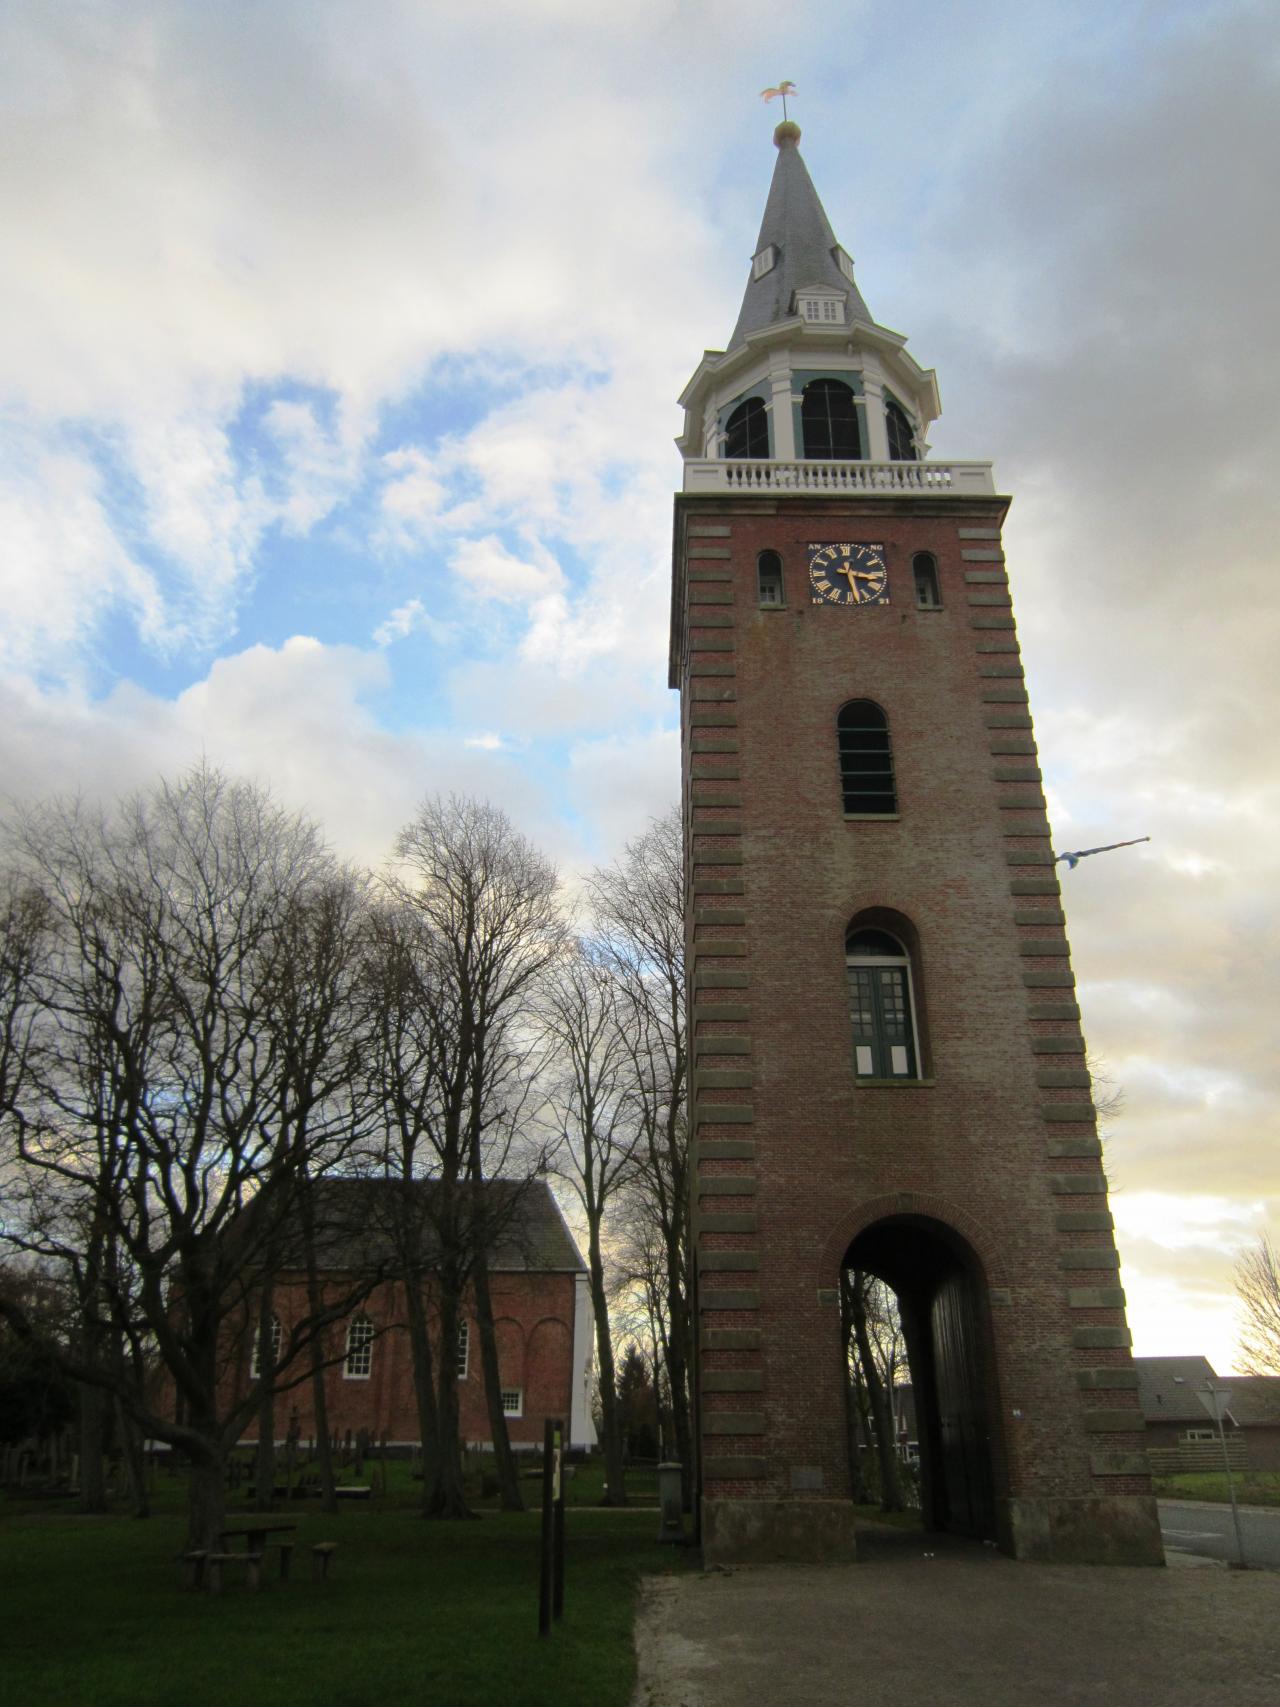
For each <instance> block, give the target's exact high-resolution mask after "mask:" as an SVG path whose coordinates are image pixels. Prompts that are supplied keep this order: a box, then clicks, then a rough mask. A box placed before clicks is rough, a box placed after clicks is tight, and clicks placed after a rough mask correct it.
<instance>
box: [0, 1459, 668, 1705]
mask: <svg viewBox="0 0 1280 1707" xmlns="http://www.w3.org/2000/svg"><path fill="white" fill-rule="evenodd" d="M172 1494H173V1495H175V1496H176V1494H177V1490H176V1489H174V1490H172ZM394 1495H395V1490H393V1489H389V1490H388V1497H387V1499H386V1501H383V1500H381V1499H379V1500H378V1501H377V1502H376V1503H375V1502H371V1503H370V1505H369V1506H359V1505H353V1506H349V1507H345V1508H344V1509H343V1510H342V1511H341V1512H340V1513H339V1514H338V1516H337V1517H336V1518H335V1517H332V1516H329V1517H326V1516H325V1515H323V1514H322V1513H320V1512H317V1511H315V1510H314V1509H312V1507H311V1505H310V1504H309V1503H307V1504H303V1503H298V1504H296V1505H294V1506H292V1507H291V1508H290V1509H289V1511H288V1516H289V1517H290V1518H292V1517H294V1516H296V1517H297V1519H298V1532H297V1543H298V1545H297V1547H296V1548H295V1551H294V1568H293V1575H294V1579H295V1580H293V1581H291V1582H288V1583H284V1584H281V1583H279V1582H278V1581H274V1580H270V1581H268V1582H267V1584H266V1586H265V1587H264V1588H263V1590H262V1592H261V1593H260V1594H257V1595H253V1594H250V1593H248V1592H247V1591H246V1589H245V1588H244V1586H243V1584H242V1582H241V1581H240V1580H238V1579H239V1573H238V1572H232V1573H231V1574H230V1577H229V1579H228V1584H227V1586H226V1587H225V1589H224V1591H223V1593H222V1595H221V1596H220V1597H218V1598H214V1597H211V1596H209V1595H207V1594H190V1593H187V1592H184V1590H183V1588H182V1578H181V1568H180V1566H179V1565H178V1564H176V1563H175V1562H174V1560H175V1555H176V1553H177V1552H178V1550H179V1548H180V1546H181V1543H182V1535H183V1523H182V1519H181V1517H180V1516H179V1515H177V1513H176V1512H175V1511H174V1510H173V1506H174V1504H175V1503H176V1498H174V1497H170V1498H165V1497H163V1493H162V1497H161V1499H160V1501H159V1502H158V1503H159V1505H160V1506H161V1508H162V1509H161V1512H160V1514H159V1515H157V1516H155V1517H153V1518H150V1519H148V1520H147V1521H145V1522H135V1521H132V1520H131V1519H129V1518H127V1517H116V1516H108V1517H100V1518H88V1517H78V1516H75V1515H73V1514H71V1513H68V1512H64V1511H57V1512H42V1513H39V1514H35V1513H30V1512H21V1513H19V1514H15V1515H9V1516H5V1517H4V1518H3V1519H2V1520H0V1580H3V1582H4V1584H5V1589H4V1603H5V1604H4V1612H5V1626H6V1643H5V1650H6V1651H5V1663H4V1689H5V1694H6V1696H7V1697H8V1698H9V1699H10V1700H14V1701H21V1702H22V1703H23V1704H24V1707H44V1704H45V1703H49V1704H50V1707H52V1704H54V1703H57V1707H79V1704H80V1703H85V1704H88V1703H92V1704H93V1707H117V1704H118V1707H126V1704H127V1707H152V1704H154V1707H172V1704H174V1703H177V1702H181V1703H182V1704H183V1707H229V1704H231V1703H234V1704H235V1707H257V1704H258V1703H262V1704H263V1707H268V1704H269V1707H348V1704H350V1707H370V1704H372V1707H384V1704H386V1707H390V1704H391V1703H394V1702H399V1701H404V1700H411V1701H433V1702H440V1703H443V1704H446V1707H472V1704H475V1707H481V1704H483V1707H491V1704H494V1703H499V1702H509V1703H512V1704H513V1707H542V1704H543V1703H545V1704H546V1707H553V1704H554V1707H612V1704H616V1707H625V1703H626V1702H627V1700H628V1698H629V1695H630V1691H631V1687H632V1683H633V1677H634V1671H633V1662H632V1650H631V1623H632V1615H633V1610H634V1602H635V1590H636V1583H637V1579H638V1577H639V1576H640V1574H641V1573H643V1572H662V1571H670V1570H674V1569H680V1568H682V1567H683V1565H684V1562H685V1558H686V1555H685V1554H684V1553H683V1551H682V1550H681V1549H678V1548H676V1549H673V1548H670V1547H662V1546H659V1544H658V1543H657V1542H656V1541H655V1539H654V1536H655V1534H656V1532H657V1514H656V1513H655V1512H654V1511H653V1510H652V1509H648V1510H640V1511H622V1512H612V1511H602V1510H592V1509H588V1508H587V1507H586V1506H576V1507H573V1508H572V1509H570V1510H568V1511H567V1512H566V1521H565V1529H566V1537H567V1542H566V1570H565V1579H566V1588H565V1615H564V1619H563V1621H562V1622H561V1623H560V1624H559V1625H558V1626H556V1627H555V1629H554V1631H553V1633H552V1635H551V1636H550V1637H549V1638H547V1639H546V1640H539V1638H538V1634H537V1628H538V1518H537V1516H536V1515H535V1514H533V1513H529V1514H527V1515H524V1516H521V1515H514V1516H507V1515H503V1514H499V1513H496V1512H485V1513H484V1514H483V1515H482V1516H481V1517H480V1518H479V1519H478V1520H476V1521H475V1522H471V1523H459V1524H439V1523H427V1522H424V1521H423V1520H422V1519H421V1518H420V1517H417V1516H416V1515H415V1514H414V1513H413V1512H412V1510H410V1509H408V1508H407V1507H406V1506H405V1505H403V1504H402V1503H401V1502H400V1501H398V1500H396V1499H395V1497H394ZM165 1508H167V1509H165ZM0 1509H2V1508H0ZM230 1509H232V1510H234V1511H235V1512H236V1516H237V1519H238V1518H239V1517H240V1515H241V1513H242V1512H243V1510H244V1506H243V1502H242V1501H236V1502H234V1504H233V1506H232V1507H231V1508H230ZM317 1540H326V1541H328V1540H333V1541H337V1542H338V1543H339V1547H338V1553H337V1558H336V1567H335V1571H334V1575H333V1577H332V1579H331V1580H330V1581H329V1582H326V1583H312V1582H311V1580H310V1556H309V1553H308V1544H309V1543H310V1542H313V1541H317ZM266 1563H267V1567H268V1568H267V1572H266V1574H267V1576H268V1577H270V1576H271V1572H272V1569H274V1557H273V1556H272V1555H268V1558H267V1561H266Z"/></svg>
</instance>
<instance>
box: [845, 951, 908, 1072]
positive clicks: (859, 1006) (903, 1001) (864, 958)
mask: <svg viewBox="0 0 1280 1707" xmlns="http://www.w3.org/2000/svg"><path fill="white" fill-rule="evenodd" d="M845 966H846V968H847V971H848V978H849V1016H850V1019H851V1020H852V1022H853V1070H854V1072H855V1074H856V1075H857V1077H858V1078H860V1079H914V1078H915V1077H916V1076H917V1074H916V1058H917V1050H916V1036H915V1031H916V1027H915V1011H914V1004H913V1002H912V999H911V962H910V959H909V958H908V955H907V951H906V949H905V948H904V947H903V945H902V944H901V943H900V942H899V941H898V939H897V938H896V937H893V936H890V934H889V933H888V931H881V930H866V929H850V931H849V933H848V936H847V937H846V939H845Z"/></svg>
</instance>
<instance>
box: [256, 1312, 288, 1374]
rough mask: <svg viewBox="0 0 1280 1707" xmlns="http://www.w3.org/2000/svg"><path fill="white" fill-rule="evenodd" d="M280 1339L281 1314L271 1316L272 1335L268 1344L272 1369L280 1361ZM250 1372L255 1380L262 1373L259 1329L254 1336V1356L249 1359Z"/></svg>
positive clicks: (260, 1334)
mask: <svg viewBox="0 0 1280 1707" xmlns="http://www.w3.org/2000/svg"><path fill="white" fill-rule="evenodd" d="M280 1339H281V1334H280V1318H279V1316H272V1318H271V1332H270V1336H269V1339H268V1344H269V1346H270V1350H271V1367H272V1369H275V1368H277V1367H278V1365H279V1363H280ZM249 1374H250V1376H251V1377H252V1379H253V1380H255V1381H256V1380H257V1379H258V1377H259V1376H260V1375H261V1374H262V1333H261V1330H259V1331H258V1333H256V1334H255V1335H254V1338H253V1356H252V1358H251V1359H250V1360H249Z"/></svg>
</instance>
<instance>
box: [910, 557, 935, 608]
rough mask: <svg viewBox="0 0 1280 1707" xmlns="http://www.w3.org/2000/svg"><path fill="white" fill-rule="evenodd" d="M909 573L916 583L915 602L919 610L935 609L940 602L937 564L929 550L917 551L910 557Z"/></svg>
mask: <svg viewBox="0 0 1280 1707" xmlns="http://www.w3.org/2000/svg"><path fill="white" fill-rule="evenodd" d="M911 574H912V578H913V579H914V581H915V584H916V604H917V605H918V606H919V608H920V609H921V610H936V609H937V608H938V606H939V605H940V604H941V603H942V595H941V593H940V592H939V591H938V565H937V563H936V562H935V560H934V556H933V553H932V552H931V551H917V552H916V554H915V556H914V557H913V558H912V559H911Z"/></svg>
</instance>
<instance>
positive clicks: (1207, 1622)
mask: <svg viewBox="0 0 1280 1707" xmlns="http://www.w3.org/2000/svg"><path fill="white" fill-rule="evenodd" d="M1199 1510H1200V1508H1199V1507H1197V1508H1195V1512H1196V1513H1198V1512H1199ZM1171 1515H1175V1516H1176V1517H1177V1519H1178V1521H1177V1523H1176V1524H1175V1527H1178V1528H1181V1527H1183V1526H1184V1525H1183V1515H1184V1514H1183V1512H1182V1511H1181V1510H1178V1511H1177V1512H1176V1513H1173V1514H1171ZM1229 1515H1230V1514H1229V1513H1228V1517H1229ZM1197 1526H1198V1524H1196V1525H1193V1524H1192V1523H1190V1522H1187V1523H1186V1524H1185V1527H1187V1528H1192V1527H1197ZM930 1539H933V1538H930ZM864 1542H865V1545H864ZM859 1548H860V1552H861V1559H860V1562H859V1563H858V1564H856V1565H832V1566H828V1567H825V1568H818V1567H814V1566H808V1565H765V1566H759V1567H756V1568H754V1569H739V1570H732V1571H712V1572H707V1573H702V1572H694V1571H689V1572H682V1573H680V1574H678V1575H673V1576H670V1577H651V1578H649V1579H648V1580H647V1581H646V1583H645V1587H644V1594H643V1599H642V1602H641V1611H640V1617H639V1621H638V1624H637V1629H636V1650H637V1654H638V1658H639V1669H640V1676H639V1681H638V1685H637V1689H636V1694H635V1697H634V1703H635V1707H903V1704H904V1703H910V1702H926V1703H932V1704H934V1707H1213V1704H1214V1703H1221V1704H1223V1707H1277V1704H1278V1703H1280V1641H1278V1640H1277V1637H1276V1621H1277V1616H1276V1607H1277V1593H1276V1590H1277V1581H1276V1578H1275V1576H1274V1575H1273V1574H1272V1573H1271V1572H1270V1571H1227V1570H1222V1569H1214V1567H1212V1566H1205V1567H1202V1568H1199V1569H1194V1568H1193V1569H1188V1568H1186V1561H1187V1557H1188V1556H1187V1555H1186V1554H1181V1555H1172V1554H1171V1557H1173V1558H1174V1559H1175V1561H1178V1560H1180V1561H1181V1563H1182V1566H1183V1568H1181V1569H1177V1568H1175V1569H1172V1570H1152V1569H1145V1570H1144V1569H1139V1568H1128V1569H1126V1568H1125V1567H1123V1566H1115V1567H1111V1568H1107V1569H1104V1568H1102V1567H1098V1568H1092V1567H1087V1566H1073V1565H1021V1564H1016V1563H1015V1562H1014V1561H1013V1560H1011V1559H1006V1558H1004V1557H1003V1556H1002V1555H1001V1554H998V1553H996V1552H995V1551H994V1550H992V1549H982V1548H976V1549H975V1548H972V1547H969V1548H967V1549H965V1548H962V1547H959V1546H956V1547H954V1548H952V1547H949V1546H947V1544H946V1541H945V1538H943V1540H942V1541H941V1542H940V1543H939V1542H935V1545H934V1546H931V1547H924V1546H923V1545H922V1538H921V1537H920V1536H919V1535H911V1534H906V1535H904V1534H903V1533H902V1532H901V1531H899V1532H897V1533H894V1532H890V1533H889V1534H887V1535H879V1536H875V1537H872V1536H867V1535H865V1534H864V1532H863V1531H861V1530H860V1531H859Z"/></svg>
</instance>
